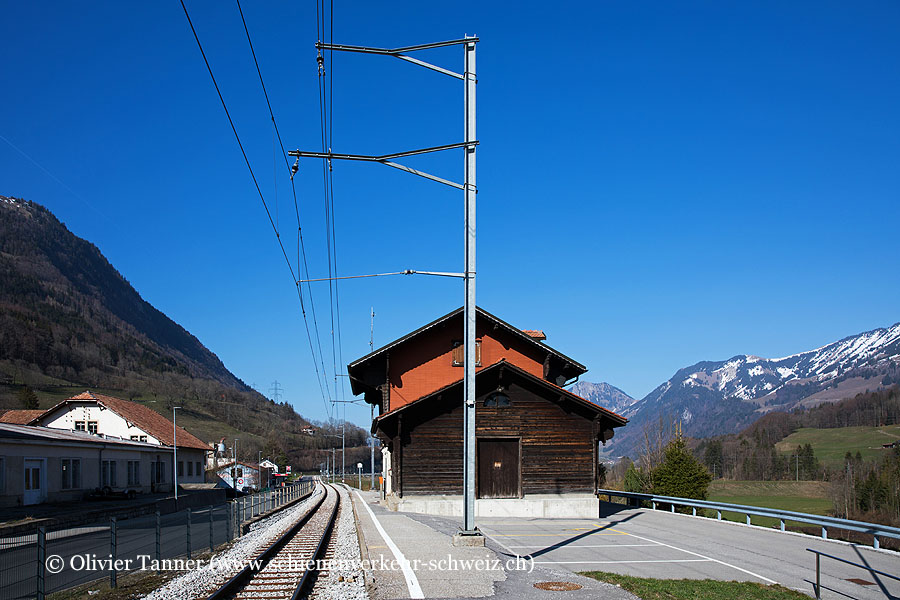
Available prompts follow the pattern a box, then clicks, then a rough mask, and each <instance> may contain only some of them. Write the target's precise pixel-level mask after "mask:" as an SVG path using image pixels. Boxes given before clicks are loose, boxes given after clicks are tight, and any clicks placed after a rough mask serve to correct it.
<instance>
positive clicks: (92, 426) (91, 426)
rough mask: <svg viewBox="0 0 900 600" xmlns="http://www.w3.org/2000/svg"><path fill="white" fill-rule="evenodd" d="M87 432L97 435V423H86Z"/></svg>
mask: <svg viewBox="0 0 900 600" xmlns="http://www.w3.org/2000/svg"><path fill="white" fill-rule="evenodd" d="M87 430H88V433H97V421H88V422H87Z"/></svg>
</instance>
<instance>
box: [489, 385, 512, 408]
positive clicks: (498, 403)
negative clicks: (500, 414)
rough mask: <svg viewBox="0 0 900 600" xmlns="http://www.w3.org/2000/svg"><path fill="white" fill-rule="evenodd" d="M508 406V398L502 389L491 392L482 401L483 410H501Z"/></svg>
mask: <svg viewBox="0 0 900 600" xmlns="http://www.w3.org/2000/svg"><path fill="white" fill-rule="evenodd" d="M509 404H510V401H509V396H507V395H506V390H504V389H503V387H498V388H497V391H495V392H491V393H490V394H488V396H487V398H485V399H484V406H485V408H503V407H505V406H509Z"/></svg>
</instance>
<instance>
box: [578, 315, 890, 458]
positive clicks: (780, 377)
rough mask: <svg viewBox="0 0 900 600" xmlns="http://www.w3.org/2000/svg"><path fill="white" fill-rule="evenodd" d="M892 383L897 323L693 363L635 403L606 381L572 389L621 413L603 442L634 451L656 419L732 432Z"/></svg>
mask: <svg viewBox="0 0 900 600" xmlns="http://www.w3.org/2000/svg"><path fill="white" fill-rule="evenodd" d="M898 382H900V323H897V324H894V325H893V326H891V327H885V328H879V329H874V330H872V331H867V332H865V333H860V334H858V335H854V336H850V337H846V338H844V339H842V340H839V341H836V342H833V343H831V344H828V345H826V346H823V347H821V348H817V349H815V350H810V351H807V352H801V353H799V354H793V355H791V356H786V357H783V358H761V357H759V356H752V355H748V354H742V355H738V356H734V357H732V358H730V359H728V360H722V361H704V362H699V363H697V364H694V365H691V366H689V367H685V368H683V369H680V370H678V371H677V372H676V373H675V375H673V376H672V377H671V378H670V379H669V380H667V381H665V382H663V383H662V384H660V385H659V386H658V387H657V388H656V389H654V390H653V391H652V392H650V393H649V394H647V395H646V396H645V397H644V398H642V399H640V400H637V401H634V400H630V399H629V397H628V395H627V394H625V393H624V392H621V390H618V389H617V388H614V387H612V386H609V385H608V384H592V383H588V382H579V383H577V384H575V386H573V387H572V391H574V392H575V393H580V394H582V395H584V397H586V398H588V399H591V400H595V399H596V400H595V401H598V402H599V403H600V404H602V405H603V406H606V407H608V408H610V409H611V410H614V411H616V412H619V413H620V414H622V415H623V416H625V417H628V419H629V424H628V426H627V427H624V428H622V429H620V430H617V432H616V437H615V438H613V440H612V441H611V442H610V444H608V446H607V447H608V452H609V453H610V454H612V455H631V456H634V455H635V454H636V452H637V450H638V446H639V444H640V440H641V438H642V436H643V432H644V429H645V427H647V426H652V425H653V424H655V423H658V421H659V419H660V418H662V419H664V420H675V421H679V422H680V423H681V426H682V430H683V431H684V433H685V435H689V436H692V437H707V436H713V435H721V434H726V433H735V432H737V431H739V430H741V429H743V428H744V427H746V426H747V425H749V424H750V423H752V422H753V421H755V420H756V419H757V418H759V417H760V416H762V415H763V414H765V413H767V412H771V411H775V410H780V411H791V410H794V409H797V408H800V407H810V406H815V405H817V404H821V403H823V402H831V401H836V400H841V399H843V398H849V397H852V396H854V395H856V394H858V393H860V392H864V391H866V390H876V389H880V388H882V387H885V386H887V385H891V384H893V383H898ZM610 389H611V390H615V392H618V394H617V393H615V392H609V391H608V390H610ZM604 402H605V403H604Z"/></svg>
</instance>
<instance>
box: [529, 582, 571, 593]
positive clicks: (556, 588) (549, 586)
mask: <svg viewBox="0 0 900 600" xmlns="http://www.w3.org/2000/svg"><path fill="white" fill-rule="evenodd" d="M534 587H536V588H537V589H539V590H547V591H548V592H574V591H575V590H580V589H581V586H580V585H578V584H577V583H571V582H569V581H541V582H540V583H536V584H534Z"/></svg>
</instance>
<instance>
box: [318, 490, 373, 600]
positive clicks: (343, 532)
mask: <svg viewBox="0 0 900 600" xmlns="http://www.w3.org/2000/svg"><path fill="white" fill-rule="evenodd" d="M336 487H337V488H338V491H339V492H340V494H341V507H340V510H339V512H338V518H337V523H335V527H336V531H335V532H333V533H332V536H331V556H330V558H331V560H332V561H333V562H332V563H331V566H332V568H331V569H330V570H329V572H328V576H327V577H319V579H318V581H316V585H315V591H314V596H315V598H316V599H317V600H318V599H324V600H368V598H369V594H368V592H367V591H366V583H365V577H364V574H363V571H362V569H361V568H360V567H361V559H360V553H359V539H358V538H357V537H356V519H355V518H354V517H353V501H352V500H351V499H350V493H349V491H348V490H347V488H345V487H344V486H336Z"/></svg>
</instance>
